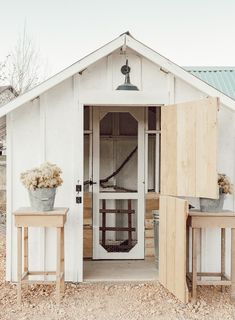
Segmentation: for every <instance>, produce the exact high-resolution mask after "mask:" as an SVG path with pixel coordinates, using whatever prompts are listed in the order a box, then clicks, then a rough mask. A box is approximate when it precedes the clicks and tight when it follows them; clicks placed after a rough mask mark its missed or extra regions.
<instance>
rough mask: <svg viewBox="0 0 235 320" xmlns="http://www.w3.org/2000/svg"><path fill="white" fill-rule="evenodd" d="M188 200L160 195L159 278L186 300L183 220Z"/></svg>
mask: <svg viewBox="0 0 235 320" xmlns="http://www.w3.org/2000/svg"><path fill="white" fill-rule="evenodd" d="M187 214H188V203H187V201H186V200H183V199H178V198H175V197H169V196H161V197H160V223H159V226H160V229H159V235H160V238H159V241H160V249H159V281H160V283H161V284H162V285H163V286H164V287H165V288H167V289H168V290H169V291H170V292H171V293H173V294H174V295H175V296H176V297H177V298H178V299H179V300H180V301H182V302H184V303H186V302H188V288H187V283H186V257H187V252H186V220H187Z"/></svg>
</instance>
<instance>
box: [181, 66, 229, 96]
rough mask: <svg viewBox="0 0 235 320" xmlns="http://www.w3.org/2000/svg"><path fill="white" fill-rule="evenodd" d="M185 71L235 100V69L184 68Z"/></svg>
mask: <svg viewBox="0 0 235 320" xmlns="http://www.w3.org/2000/svg"><path fill="white" fill-rule="evenodd" d="M184 69H185V70H187V71H189V72H190V73H191V74H193V75H194V76H196V77H198V78H199V79H201V80H203V81H205V82H207V83H208V84H209V85H211V86H212V87H214V88H216V89H218V90H219V91H221V92H223V93H224V94H226V95H227V96H229V97H230V98H232V99H234V100H235V67H184Z"/></svg>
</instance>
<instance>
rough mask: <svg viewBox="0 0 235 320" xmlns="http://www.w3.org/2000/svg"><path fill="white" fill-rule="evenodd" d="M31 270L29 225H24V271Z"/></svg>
mask: <svg viewBox="0 0 235 320" xmlns="http://www.w3.org/2000/svg"><path fill="white" fill-rule="evenodd" d="M28 271H29V260H28V227H24V272H28Z"/></svg>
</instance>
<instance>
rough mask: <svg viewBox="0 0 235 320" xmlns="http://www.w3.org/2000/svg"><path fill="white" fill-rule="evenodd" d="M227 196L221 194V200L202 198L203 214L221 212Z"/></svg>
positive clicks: (201, 207)
mask: <svg viewBox="0 0 235 320" xmlns="http://www.w3.org/2000/svg"><path fill="white" fill-rule="evenodd" d="M224 198H225V194H224V193H222V192H220V194H219V199H207V198H200V209H201V211H202V212H220V211H222V209H223V205H224Z"/></svg>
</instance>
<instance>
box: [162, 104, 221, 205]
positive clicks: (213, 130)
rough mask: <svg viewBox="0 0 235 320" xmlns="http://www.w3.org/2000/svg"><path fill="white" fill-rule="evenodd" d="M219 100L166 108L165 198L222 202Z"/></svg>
mask: <svg viewBox="0 0 235 320" xmlns="http://www.w3.org/2000/svg"><path fill="white" fill-rule="evenodd" d="M217 110H218V99H217V98H206V99H202V100H198V101H193V102H186V103H181V104H175V105H169V106H163V107H162V111H161V194H164V195H172V196H183V197H205V198H214V199H216V198H218V196H219V194H218V185H217V161H216V160H217V154H216V150H217Z"/></svg>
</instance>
